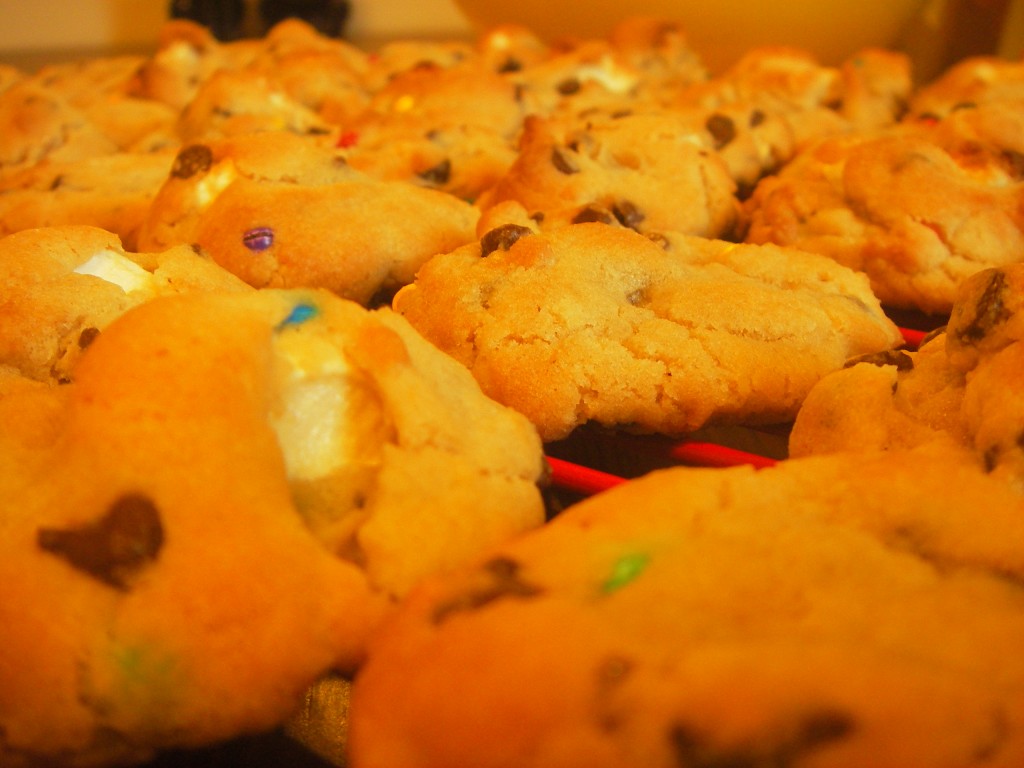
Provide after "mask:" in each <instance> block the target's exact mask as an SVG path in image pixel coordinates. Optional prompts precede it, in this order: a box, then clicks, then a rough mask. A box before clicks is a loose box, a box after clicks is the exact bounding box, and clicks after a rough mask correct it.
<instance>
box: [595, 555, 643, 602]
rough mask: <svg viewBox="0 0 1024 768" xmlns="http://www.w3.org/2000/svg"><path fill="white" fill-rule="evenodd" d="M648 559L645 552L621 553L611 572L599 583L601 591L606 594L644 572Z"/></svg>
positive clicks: (618, 588)
mask: <svg viewBox="0 0 1024 768" xmlns="http://www.w3.org/2000/svg"><path fill="white" fill-rule="evenodd" d="M650 560H651V558H650V556H649V555H645V554H638V553H634V554H629V555H623V556H622V557H620V558H619V559H618V560H616V561H615V565H613V566H612V572H611V574H610V575H609V576H608V578H607V579H606V580H605V582H604V584H602V585H601V591H602V592H604V593H605V594H606V595H608V594H611V593H612V592H616V591H618V590H620V589H622V588H623V587H624V586H626V585H627V584H629V583H630V582H631V581H633V579H635V578H636V577H637V576H639V575H640V574H641V573H643V572H644V569H646V568H647V564H648V563H649V562H650Z"/></svg>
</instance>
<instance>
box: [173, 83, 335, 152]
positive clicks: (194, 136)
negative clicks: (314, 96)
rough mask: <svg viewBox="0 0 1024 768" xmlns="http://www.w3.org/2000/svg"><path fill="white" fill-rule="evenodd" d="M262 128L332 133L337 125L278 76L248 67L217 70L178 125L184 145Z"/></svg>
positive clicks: (280, 130)
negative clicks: (296, 96) (290, 91)
mask: <svg viewBox="0 0 1024 768" xmlns="http://www.w3.org/2000/svg"><path fill="white" fill-rule="evenodd" d="M261 131H274V132H288V133H296V134H299V135H305V136H330V135H331V134H332V131H333V129H332V127H331V126H330V125H329V124H328V123H327V122H325V121H324V120H323V119H322V118H321V117H320V116H319V115H318V114H317V113H316V112H314V111H313V110H312V109H310V108H308V107H306V106H304V105H303V104H301V103H299V102H298V101H295V100H294V99H292V98H291V96H289V94H288V93H287V92H286V91H285V90H284V88H282V87H281V86H279V85H278V84H277V83H276V82H275V81H274V79H273V78H270V77H266V76H263V75H258V74H255V73H253V72H250V71H247V70H237V71H233V70H220V71H218V72H214V73H213V74H211V75H210V76H209V77H208V78H207V79H206V80H205V81H204V82H203V83H202V84H201V85H200V86H199V87H198V88H197V89H196V93H195V95H194V96H193V97H192V99H191V100H190V101H189V102H188V104H186V105H185V107H184V108H183V109H182V110H181V114H180V116H179V118H178V121H177V124H176V132H177V135H178V137H179V138H180V139H181V142H182V143H183V144H189V143H194V142H198V141H203V140H214V139H218V138H223V137H230V136H237V135H244V134H248V133H257V132H261Z"/></svg>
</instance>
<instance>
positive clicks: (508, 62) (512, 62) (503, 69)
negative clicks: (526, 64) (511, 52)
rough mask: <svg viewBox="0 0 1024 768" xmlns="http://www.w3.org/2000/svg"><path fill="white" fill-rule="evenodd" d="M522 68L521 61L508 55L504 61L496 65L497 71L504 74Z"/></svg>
mask: <svg viewBox="0 0 1024 768" xmlns="http://www.w3.org/2000/svg"><path fill="white" fill-rule="evenodd" d="M522 68H523V63H522V62H521V61H519V60H518V59H514V58H511V57H509V58H507V59H505V62H504V63H503V64H502V65H501V66H500V67H498V73H499V74H502V75H504V74H509V73H511V72H519V71H521V70H522Z"/></svg>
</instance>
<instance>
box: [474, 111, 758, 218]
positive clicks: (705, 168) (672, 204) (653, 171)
mask: <svg viewBox="0 0 1024 768" xmlns="http://www.w3.org/2000/svg"><path fill="white" fill-rule="evenodd" d="M692 136H693V131H692V128H691V127H690V125H689V124H688V123H687V122H686V121H685V120H683V119H681V118H679V117H677V116H675V115H673V114H671V113H667V112H666V113H645V114H626V115H622V116H621V117H619V118H617V119H611V120H604V121H595V122H593V123H589V124H583V125H574V124H566V123H565V122H563V121H559V120H555V119H551V118H544V117H540V116H537V115H533V116H529V117H527V119H526V121H525V123H524V126H523V132H522V135H521V137H520V140H519V153H518V155H517V157H516V159H515V162H514V163H513V164H512V166H511V167H510V168H509V170H508V172H507V173H506V174H505V175H504V176H503V177H502V178H501V179H500V180H499V181H498V182H497V183H496V184H495V185H494V186H493V187H492V188H491V189H490V190H488V191H487V192H486V193H485V194H484V195H483V196H482V197H481V198H480V200H479V201H478V205H479V206H480V208H481V209H483V210H484V211H486V210H487V209H488V208H489V207H492V206H494V205H497V204H500V203H502V202H506V201H514V202H517V203H519V204H521V205H522V206H523V207H524V208H526V210H527V211H528V212H529V213H530V215H531V216H534V217H536V218H541V217H545V218H546V217H552V216H553V217H563V216H564V214H565V212H566V211H567V210H573V209H576V208H581V207H584V206H589V205H598V206H601V207H604V208H607V209H609V210H612V209H617V210H622V211H623V212H626V213H625V215H626V216H628V226H630V227H632V228H634V229H636V230H637V231H638V232H644V233H648V232H664V231H668V230H671V231H675V232H682V233H686V234H691V235H701V236H704V237H727V236H729V235H731V234H732V233H733V231H734V229H735V227H736V224H737V221H738V218H739V206H738V204H737V201H736V184H735V182H734V181H733V179H732V177H731V176H730V174H729V169H728V167H727V166H726V165H725V163H724V162H723V161H722V159H721V158H720V157H719V156H718V155H717V154H716V153H715V152H714V151H713V150H710V149H707V148H706V147H704V146H702V145H701V143H700V142H699V141H694V140H693V138H692Z"/></svg>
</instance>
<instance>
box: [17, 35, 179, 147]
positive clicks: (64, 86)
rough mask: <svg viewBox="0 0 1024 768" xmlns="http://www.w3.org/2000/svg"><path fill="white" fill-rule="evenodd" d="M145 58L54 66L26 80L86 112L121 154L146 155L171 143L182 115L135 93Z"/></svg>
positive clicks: (102, 58)
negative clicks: (136, 76)
mask: <svg viewBox="0 0 1024 768" xmlns="http://www.w3.org/2000/svg"><path fill="white" fill-rule="evenodd" d="M144 62H145V58H144V57H142V56H140V55H135V54H132V55H120V56H117V55H112V56H95V57H91V58H85V59H78V60H75V61H71V62H67V63H61V64H49V65H46V66H43V67H42V68H40V69H39V70H38V71H37V72H36V73H34V74H33V75H31V77H30V78H28V80H27V81H26V82H27V83H29V84H32V85H35V86H38V87H40V88H42V89H44V90H45V91H46V92H48V93H50V94H52V95H53V96H54V97H56V98H59V99H61V100H63V101H66V102H67V104H69V105H70V106H71V107H73V108H74V109H76V110H79V111H81V113H82V115H83V116H84V117H85V118H86V119H88V121H89V122H90V123H92V124H93V125H94V126H95V127H96V128H98V129H99V130H100V131H101V132H102V133H103V134H104V135H105V136H107V137H108V138H109V139H111V141H113V142H114V144H115V145H116V146H117V147H118V148H119V149H121V150H128V151H142V150H144V149H151V148H154V147H157V146H166V145H167V144H168V143H170V142H172V141H173V139H174V137H173V126H174V120H175V118H176V116H177V112H176V110H175V109H174V108H172V107H171V106H169V105H167V104H164V103H162V102H159V101H155V100H153V99H148V98H139V97H136V96H134V95H133V94H132V83H133V82H134V77H135V75H136V73H137V72H138V70H139V68H140V67H141V66H142V65H143V64H144Z"/></svg>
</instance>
